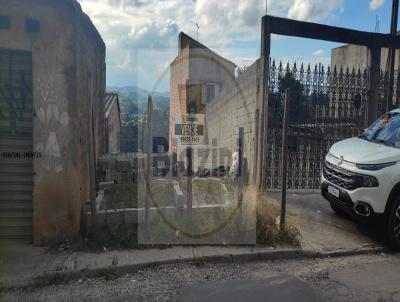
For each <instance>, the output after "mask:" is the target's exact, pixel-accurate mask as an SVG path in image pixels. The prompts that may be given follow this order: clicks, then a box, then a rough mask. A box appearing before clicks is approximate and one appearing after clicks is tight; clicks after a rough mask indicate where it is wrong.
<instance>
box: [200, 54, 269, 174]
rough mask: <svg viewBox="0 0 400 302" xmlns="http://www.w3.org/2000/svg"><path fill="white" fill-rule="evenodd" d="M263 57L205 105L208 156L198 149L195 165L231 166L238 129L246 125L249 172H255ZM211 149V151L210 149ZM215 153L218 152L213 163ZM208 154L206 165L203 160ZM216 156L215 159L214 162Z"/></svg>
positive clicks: (245, 150)
mask: <svg viewBox="0 0 400 302" xmlns="http://www.w3.org/2000/svg"><path fill="white" fill-rule="evenodd" d="M261 76H262V60H260V59H259V60H257V61H256V62H254V63H253V64H252V65H251V66H250V67H249V68H247V69H246V71H245V72H244V73H243V74H241V75H240V76H239V77H237V78H236V79H235V80H234V81H232V82H230V83H229V85H227V86H226V87H225V88H224V89H223V90H222V91H221V92H220V94H219V95H218V96H217V98H216V99H215V100H214V101H212V102H211V103H209V104H208V105H207V108H206V131H207V140H206V143H207V144H208V145H207V146H206V149H208V150H209V154H208V155H206V154H205V153H204V151H202V150H201V148H200V149H197V150H195V163H194V168H195V169H197V168H198V167H207V168H214V167H215V165H216V166H219V165H229V164H230V160H231V154H233V153H234V152H235V151H237V148H238V138H239V128H240V127H243V128H244V157H245V158H247V163H248V172H249V175H250V176H251V175H252V173H253V160H254V155H255V149H256V136H255V133H256V123H255V116H256V109H257V103H258V102H259V98H260V97H261V94H262V92H261V89H260V87H261ZM210 148H211V151H210ZM213 152H215V156H214V162H213V154H212V153H213ZM204 157H207V160H206V161H205V164H202V163H201V160H202V159H203V158H204ZM215 158H216V161H215Z"/></svg>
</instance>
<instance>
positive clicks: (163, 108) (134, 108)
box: [107, 86, 169, 152]
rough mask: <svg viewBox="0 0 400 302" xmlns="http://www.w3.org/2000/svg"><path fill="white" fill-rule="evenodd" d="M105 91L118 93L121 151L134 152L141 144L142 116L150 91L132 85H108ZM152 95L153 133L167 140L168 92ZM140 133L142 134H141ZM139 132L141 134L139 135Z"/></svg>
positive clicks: (141, 147)
mask: <svg viewBox="0 0 400 302" xmlns="http://www.w3.org/2000/svg"><path fill="white" fill-rule="evenodd" d="M107 91H109V92H116V93H118V95H119V100H120V107H121V120H122V123H123V126H122V129H121V151H122V152H136V151H137V150H138V148H140V149H143V146H141V139H140V136H142V135H143V129H144V124H143V119H142V117H143V116H144V114H145V113H146V110H147V97H148V95H149V94H151V93H150V91H148V90H146V89H142V88H140V87H134V86H125V87H117V86H109V87H107ZM152 96H153V135H154V136H161V137H165V138H166V139H167V140H168V131H169V130H168V129H169V92H154V93H152ZM141 133H142V134H141ZM140 134H141V135H140Z"/></svg>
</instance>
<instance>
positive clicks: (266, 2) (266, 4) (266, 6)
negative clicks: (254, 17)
mask: <svg viewBox="0 0 400 302" xmlns="http://www.w3.org/2000/svg"><path fill="white" fill-rule="evenodd" d="M265 14H266V15H268V0H265Z"/></svg>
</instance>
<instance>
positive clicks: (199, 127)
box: [175, 113, 204, 146]
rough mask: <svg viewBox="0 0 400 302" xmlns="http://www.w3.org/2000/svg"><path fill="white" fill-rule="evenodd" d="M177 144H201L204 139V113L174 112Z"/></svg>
mask: <svg viewBox="0 0 400 302" xmlns="http://www.w3.org/2000/svg"><path fill="white" fill-rule="evenodd" d="M175 137H176V140H177V145H181V146H186V145H201V144H203V141H204V114H187V113H176V116H175Z"/></svg>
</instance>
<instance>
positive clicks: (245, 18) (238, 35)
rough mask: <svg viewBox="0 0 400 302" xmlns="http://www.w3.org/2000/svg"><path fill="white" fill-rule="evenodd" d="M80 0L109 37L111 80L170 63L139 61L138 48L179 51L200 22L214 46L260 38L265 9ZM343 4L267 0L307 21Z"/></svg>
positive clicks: (184, 0) (200, 0) (203, 38)
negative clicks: (179, 44)
mask: <svg viewBox="0 0 400 302" xmlns="http://www.w3.org/2000/svg"><path fill="white" fill-rule="evenodd" d="M79 1H80V3H81V5H82V9H83V10H84V11H85V12H86V13H87V14H88V15H89V16H90V17H91V19H92V21H93V23H94V24H95V26H96V27H97V29H98V30H99V32H100V34H101V36H102V37H103V39H104V41H105V43H106V46H107V79H108V82H109V83H110V84H118V83H117V82H119V81H121V79H122V80H123V79H126V78H127V76H128V75H129V76H130V77H132V78H134V77H136V76H137V75H140V74H139V73H138V69H139V68H141V69H142V70H148V72H149V73H151V72H153V73H155V72H156V70H160V67H159V66H164V65H165V64H166V63H165V60H166V57H165V56H161V57H162V58H157V57H154V58H151V59H149V60H148V61H145V62H142V61H140V62H139V60H138V58H137V56H136V55H135V50H137V49H143V48H154V49H160V51H161V50H162V49H165V48H170V49H172V50H174V53H176V47H177V37H178V33H179V32H180V31H185V32H186V33H187V34H189V35H191V36H193V37H195V36H196V26H195V23H198V24H199V26H200V30H199V40H200V42H202V43H204V44H206V45H207V46H209V47H211V48H226V47H232V46H233V47H235V45H236V44H235V43H236V42H238V41H258V40H259V37H260V27H261V26H260V20H261V16H262V15H264V13H265V0H246V1H237V0H224V1H221V0H197V1H193V0H167V1H162V0H79ZM342 7H343V0H269V1H268V13H269V14H272V15H276V16H284V17H286V16H288V17H290V18H295V19H299V20H307V21H321V20H323V19H324V18H325V17H327V16H329V15H330V14H333V13H335V12H337V11H340V9H341V8H342ZM257 48H258V46H257ZM169 52H171V51H169ZM257 52H258V49H257ZM235 56H238V55H235V54H233V57H235ZM239 61H241V60H239Z"/></svg>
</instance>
